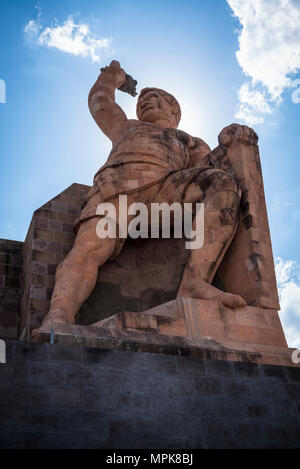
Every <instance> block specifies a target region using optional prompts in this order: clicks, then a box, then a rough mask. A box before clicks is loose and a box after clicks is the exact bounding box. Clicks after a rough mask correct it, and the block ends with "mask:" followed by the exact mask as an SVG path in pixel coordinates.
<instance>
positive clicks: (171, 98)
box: [138, 88, 181, 125]
mask: <svg viewBox="0 0 300 469" xmlns="http://www.w3.org/2000/svg"><path fill="white" fill-rule="evenodd" d="M149 91H156V92H157V93H159V94H160V95H162V96H163V97H164V98H165V100H166V101H167V102H168V103H169V104H171V105H172V104H173V103H175V104H176V111H175V119H176V123H177V125H178V124H179V122H180V119H181V109H180V106H179V102H178V101H177V99H176V98H174V96H173V95H172V94H170V93H167V91H165V90H161V89H160V88H143V89H142V90H141V92H140V94H139V98H138V101H139V100H140V98H141V97H142V96H143V95H144V94H146V93H148V92H149Z"/></svg>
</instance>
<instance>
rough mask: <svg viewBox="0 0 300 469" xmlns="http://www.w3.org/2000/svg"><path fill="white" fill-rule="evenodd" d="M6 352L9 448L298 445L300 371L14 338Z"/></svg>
mask: <svg viewBox="0 0 300 469" xmlns="http://www.w3.org/2000/svg"><path fill="white" fill-rule="evenodd" d="M64 327H66V326H64ZM68 327H78V326H68ZM7 352H8V356H9V360H8V361H7V363H6V364H5V365H1V367H0V435H1V437H0V445H1V448H14V449H16V448H19V449H20V448H32V449H40V448H49V449H50V448H51V449H55V448H62V449H68V448H74V449H75V448H82V449H88V448H91V449H92V448H94V449H96V448H98V449H99V448H107V449H109V448H112V449H121V448H128V449H138V448H164V449H166V448H170V449H175V448H179V449H194V448H297V447H298V446H299V418H300V414H299V395H300V394H299V392H300V383H299V379H297V376H296V374H295V372H297V371H298V370H299V368H291V367H289V366H274V367H272V368H271V367H270V366H268V367H266V366H265V365H263V366H262V365H260V364H258V363H250V362H248V363H240V362H236V361H231V360H226V361H224V360H219V359H217V360H215V359H211V358H209V356H208V355H207V356H206V358H204V355H203V356H202V357H190V356H182V355H165V354H159V353H157V354H153V353H136V352H133V351H119V350H102V349H95V348H94V349H91V348H82V347H70V346H66V345H59V344H57V345H55V346H54V345H50V344H46V343H44V344H41V343H40V344H34V343H25V342H17V341H13V340H8V341H7ZM214 358H217V357H214ZM275 376H276V377H275ZM282 377H283V378H284V379H281V378H282ZM291 386H292V387H293V392H292V391H291V389H292V388H291ZM33 403H34V404H35V405H33Z"/></svg>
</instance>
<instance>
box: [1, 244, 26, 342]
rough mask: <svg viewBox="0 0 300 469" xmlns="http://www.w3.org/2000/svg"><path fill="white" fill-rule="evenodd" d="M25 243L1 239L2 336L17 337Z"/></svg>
mask: <svg viewBox="0 0 300 469" xmlns="http://www.w3.org/2000/svg"><path fill="white" fill-rule="evenodd" d="M22 266H23V243H22V242H19V241H11V240H9V239H0V335H4V336H6V337H17V335H18V330H19V321H20V314H21V306H20V301H21V293H22V292H21V277H22Z"/></svg>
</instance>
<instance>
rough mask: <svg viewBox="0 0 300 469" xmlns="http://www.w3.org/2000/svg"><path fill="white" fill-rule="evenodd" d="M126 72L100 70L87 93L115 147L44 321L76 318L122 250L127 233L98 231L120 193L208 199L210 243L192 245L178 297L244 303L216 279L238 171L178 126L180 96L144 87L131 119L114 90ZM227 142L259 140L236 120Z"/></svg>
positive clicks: (146, 199) (231, 230) (232, 221)
mask: <svg viewBox="0 0 300 469" xmlns="http://www.w3.org/2000/svg"><path fill="white" fill-rule="evenodd" d="M125 80H126V74H125V72H124V70H123V69H122V68H121V67H120V64H119V63H118V62H117V61H113V62H111V64H110V65H109V66H108V67H105V68H104V69H102V71H101V73H100V76H99V77H98V79H97V81H96V83H95V84H94V86H93V87H92V89H91V91H90V94H89V108H90V111H91V114H92V116H93V118H94V120H95V121H96V123H97V125H98V126H99V127H100V129H101V130H102V132H104V134H105V135H106V136H107V137H108V138H109V139H110V140H111V141H112V150H111V153H110V155H109V157H108V159H107V161H106V163H105V164H104V166H102V167H101V168H100V169H99V171H98V172H97V173H96V175H95V177H94V185H93V187H92V189H91V191H90V193H89V195H88V198H87V200H86V202H85V204H84V206H83V209H82V212H81V216H80V218H79V219H78V220H77V221H76V223H75V230H76V232H77V236H76V240H75V243H74V246H73V248H72V250H71V251H70V252H69V254H68V255H67V256H66V258H65V259H64V260H63V262H62V263H61V264H60V265H59V266H58V268H57V271H56V278H55V288H54V292H53V296H52V300H51V307H50V311H49V313H48V314H47V316H46V317H45V319H44V321H43V325H46V324H51V323H69V324H73V323H74V320H75V316H76V314H77V312H78V311H79V309H80V307H81V306H82V304H83V303H84V301H85V300H86V299H87V298H88V297H89V295H90V294H91V292H92V291H93V289H94V286H95V283H96V279H97V275H98V269H99V267H101V266H102V265H103V264H104V263H105V262H107V261H109V260H113V259H115V258H116V257H117V256H118V254H119V253H120V251H121V249H122V247H123V244H124V242H125V239H124V238H121V237H120V236H117V237H116V238H115V239H113V238H106V239H100V238H99V237H98V236H97V233H96V226H97V222H98V221H99V216H100V215H98V214H97V213H96V209H97V206H98V204H100V203H102V202H107V201H109V202H111V203H113V204H114V205H115V207H116V208H118V203H119V195H120V194H127V195H128V199H129V200H130V201H131V202H143V203H144V204H147V205H149V204H151V203H153V202H159V203H161V202H167V203H169V204H171V203H173V202H179V203H181V204H183V203H185V202H189V203H195V202H204V207H205V211H204V220H205V221H204V223H205V237H204V245H203V246H202V247H201V248H199V249H195V250H191V252H190V258H189V262H188V264H187V265H186V268H185V271H184V274H183V277H182V281H181V285H180V287H179V290H178V297H191V298H199V299H204V300H214V301H218V302H219V303H220V304H223V305H225V306H227V307H230V308H238V307H244V306H246V302H245V300H244V299H243V298H242V297H241V296H239V295H236V294H232V293H227V292H224V291H221V290H219V289H218V288H216V287H215V286H213V285H212V284H211V283H212V281H213V278H214V275H215V273H216V271H217V269H218V266H219V265H220V263H221V261H222V259H223V257H224V255H225V253H226V251H227V249H228V246H229V245H230V243H231V241H232V239H233V236H234V234H235V231H236V227H237V221H238V213H239V209H240V200H241V188H240V186H239V182H238V180H237V178H236V177H235V176H234V174H233V175H232V174H230V171H229V172H228V171H224V170H223V169H222V164H220V162H218V158H217V156H216V154H215V153H214V152H211V150H210V148H209V146H208V145H207V144H206V143H205V142H204V141H203V140H201V139H200V138H197V137H192V136H190V135H188V134H187V133H185V132H183V131H181V130H178V129H177V127H178V124H179V121H180V117H181V111H180V106H179V104H178V102H177V101H176V99H175V98H174V97H173V96H172V95H170V94H169V93H167V92H166V91H163V90H161V89H157V88H145V89H143V90H142V91H141V92H140V95H139V97H138V102H137V119H128V118H127V117H126V115H125V113H124V111H123V110H122V109H121V108H120V106H119V105H118V104H117V103H116V102H115V90H116V89H119V88H121V87H122V85H124V82H125ZM219 141H220V142H222V145H223V148H229V147H230V145H232V144H234V142H243V143H244V144H246V145H255V144H256V142H257V136H256V134H255V133H254V131H253V130H252V129H250V128H248V127H246V126H240V125H237V124H232V125H231V126H229V127H227V128H225V129H224V130H223V131H222V132H221V134H220V136H219Z"/></svg>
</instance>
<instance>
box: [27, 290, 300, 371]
mask: <svg viewBox="0 0 300 469" xmlns="http://www.w3.org/2000/svg"><path fill="white" fill-rule="evenodd" d="M51 332H52V339H53V343H59V344H65V345H77V346H84V347H94V348H100V349H119V350H131V351H139V352H152V353H165V354H170V353H171V354H178V355H192V356H198V357H204V358H212V357H213V358H215V359H221V360H224V359H227V360H233V361H244V362H245V361H246V362H253V363H268V364H273V365H287V366H293V365H294V364H293V363H292V360H291V356H292V352H293V349H289V348H288V347H287V343H286V340H285V337H284V333H283V330H282V327H281V323H280V321H279V319H278V315H277V312H276V311H273V310H266V309H263V308H258V307H253V306H248V307H245V308H240V309H235V310H233V309H230V308H225V307H224V306H222V305H220V304H219V303H217V302H214V301H204V300H197V299H192V298H178V299H176V300H173V301H170V302H168V303H165V304H162V305H160V306H158V307H155V308H151V309H149V310H146V311H143V312H142V313H136V312H129V311H125V312H121V313H117V314H115V315H113V316H110V317H109V318H106V319H104V320H102V321H98V322H96V323H94V324H93V325H91V326H83V325H69V324H53V325H48V326H43V327H41V328H40V329H38V330H37V331H36V332H35V335H34V340H35V341H36V342H49V341H50V336H51ZM275 344H276V345H275Z"/></svg>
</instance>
